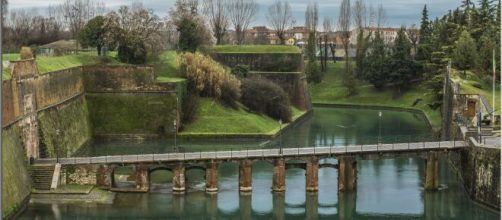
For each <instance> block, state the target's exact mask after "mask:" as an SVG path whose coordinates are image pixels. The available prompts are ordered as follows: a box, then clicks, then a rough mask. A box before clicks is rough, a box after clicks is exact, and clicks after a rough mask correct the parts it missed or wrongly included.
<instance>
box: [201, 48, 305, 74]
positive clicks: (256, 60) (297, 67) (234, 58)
mask: <svg viewBox="0 0 502 220" xmlns="http://www.w3.org/2000/svg"><path fill="white" fill-rule="evenodd" d="M211 57H212V58H213V59H214V60H216V61H218V62H220V63H222V64H223V65H226V66H229V67H234V66H236V65H248V66H249V68H250V69H251V70H253V71H278V72H303V55H302V54H301V53H213V54H211Z"/></svg>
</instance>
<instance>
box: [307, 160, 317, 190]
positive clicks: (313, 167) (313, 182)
mask: <svg viewBox="0 0 502 220" xmlns="http://www.w3.org/2000/svg"><path fill="white" fill-rule="evenodd" d="M318 173H319V160H318V159H317V157H315V156H313V157H310V158H309V159H308V160H307V168H306V172H305V176H306V180H305V184H306V186H305V187H306V190H307V192H317V190H318V189H319V186H318V183H319V181H318V179H319V178H318Z"/></svg>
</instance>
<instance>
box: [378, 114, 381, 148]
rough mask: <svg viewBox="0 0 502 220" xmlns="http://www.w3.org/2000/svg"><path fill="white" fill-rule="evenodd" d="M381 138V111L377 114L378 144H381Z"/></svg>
mask: <svg viewBox="0 0 502 220" xmlns="http://www.w3.org/2000/svg"><path fill="white" fill-rule="evenodd" d="M381 138H382V111H379V112H378V144H380V143H381Z"/></svg>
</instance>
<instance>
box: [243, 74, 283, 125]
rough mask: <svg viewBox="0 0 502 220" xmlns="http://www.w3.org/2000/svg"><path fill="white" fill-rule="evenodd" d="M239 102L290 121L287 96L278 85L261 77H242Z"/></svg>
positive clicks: (276, 117) (251, 108) (270, 115)
mask: <svg viewBox="0 0 502 220" xmlns="http://www.w3.org/2000/svg"><path fill="white" fill-rule="evenodd" d="M241 102H242V104H244V105H245V106H246V107H248V108H249V109H250V110H252V111H255V112H259V113H263V114H266V115H268V116H269V117H271V118H274V119H277V120H279V119H280V120H282V121H283V122H290V121H291V107H290V103H289V97H288V95H287V94H286V92H284V90H283V89H282V88H281V87H280V86H278V85H277V84H275V83H273V82H271V81H268V80H265V79H261V78H250V79H244V80H243V81H242V97H241Z"/></svg>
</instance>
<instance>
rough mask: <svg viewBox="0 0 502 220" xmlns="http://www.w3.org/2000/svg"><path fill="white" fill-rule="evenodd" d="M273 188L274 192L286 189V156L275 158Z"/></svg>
mask: <svg viewBox="0 0 502 220" xmlns="http://www.w3.org/2000/svg"><path fill="white" fill-rule="evenodd" d="M272 190H273V191H274V192H282V191H284V190H286V164H285V162H284V158H278V159H275V160H274V178H273V181H272Z"/></svg>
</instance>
